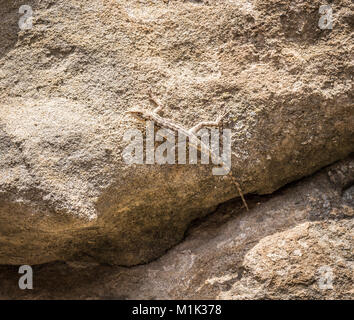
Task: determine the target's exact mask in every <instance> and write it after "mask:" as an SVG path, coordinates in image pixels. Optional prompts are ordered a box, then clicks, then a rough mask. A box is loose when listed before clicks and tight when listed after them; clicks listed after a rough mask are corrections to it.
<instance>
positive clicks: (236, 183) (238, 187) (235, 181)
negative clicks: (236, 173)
mask: <svg viewBox="0 0 354 320" xmlns="http://www.w3.org/2000/svg"><path fill="white" fill-rule="evenodd" d="M230 177H231V179H232V181H233V182H234V184H235V186H236V188H237V190H238V193H239V194H240V196H241V199H242V202H243V204H244V206H245V207H246V210H247V211H249V208H248V205H247V202H246V199H245V197H244V196H243V192H242V190H241V187H240V184H239V183H238V182H237V180H236V179H235V177H233V176H230Z"/></svg>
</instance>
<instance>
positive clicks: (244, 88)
mask: <svg viewBox="0 0 354 320" xmlns="http://www.w3.org/2000/svg"><path fill="white" fill-rule="evenodd" d="M24 3H25V4H27V5H31V6H32V8H33V11H34V21H33V28H32V29H31V30H22V31H21V30H19V28H18V24H17V23H18V20H19V18H20V15H19V13H18V8H19V7H20V6H21V5H22V4H24ZM321 4H322V1H316V0H315V1H312V0H311V1H296V2H289V1H286V0H271V1H264V0H262V1H261V0H252V1H245V0H242V1H226V0H225V1H222V0H217V1H216V0H215V1H211V0H210V1H177V0H175V1H168V2H166V1H162V0H161V1H159V0H157V1H153V2H152V1H148V0H146V1H128V0H120V1H116V0H106V1H102V0H90V1H88V0H87V1H82V0H65V1H64V0H58V1H52V0H42V1H33V0H28V1H27V0H26V1H25V2H23V1H5V0H0V18H1V21H3V24H2V27H1V30H0V264H39V263H44V262H49V261H54V260H68V259H74V258H75V259H79V258H80V259H83V260H87V261H99V262H105V263H111V264H120V265H134V264H138V263H143V262H147V261H149V260H151V259H154V258H157V257H159V256H160V255H161V254H163V253H164V252H165V251H166V250H167V249H169V248H171V247H172V246H173V245H175V244H176V243H178V242H179V241H181V240H182V239H183V236H184V233H185V230H186V229H187V227H188V226H189V225H190V223H191V222H192V221H193V220H194V219H196V218H200V217H203V216H205V215H206V214H207V213H209V212H211V211H212V210H213V209H214V208H215V206H216V205H218V204H220V203H222V202H224V201H226V200H229V199H232V198H235V197H237V196H238V194H237V191H236V190H235V188H234V187H233V185H232V184H231V183H230V180H228V179H222V178H220V177H214V176H212V175H211V168H210V167H209V166H205V165H204V166H202V165H198V166H197V165H190V166H187V165H178V166H175V165H166V166H159V165H154V166H147V165H140V166H128V165H127V164H125V163H124V162H123V160H122V150H123V148H124V147H125V144H124V143H123V141H122V136H123V134H124V132H125V130H126V129H128V128H132V127H138V126H137V125H136V124H135V122H134V121H133V120H132V119H130V118H128V117H124V116H123V114H124V111H126V110H127V109H128V108H130V107H131V106H135V105H145V106H146V107H150V106H149V105H148V104H147V91H148V90H149V89H152V91H153V92H154V93H155V95H156V96H158V97H159V99H160V100H161V101H162V102H163V104H164V105H165V106H166V107H165V116H166V117H169V118H172V119H174V120H175V121H177V122H180V123H182V124H183V125H185V126H186V127H190V126H192V125H195V124H196V123H197V122H198V121H200V120H214V119H215V118H216V117H217V116H218V115H220V114H222V113H224V112H225V111H228V115H227V116H226V117H225V119H224V122H223V125H224V127H226V128H230V129H232V132H233V140H232V150H233V158H232V165H233V167H232V170H233V173H234V175H235V176H236V177H238V178H239V181H240V184H241V185H242V188H243V190H244V192H245V193H254V194H265V193H271V192H273V191H274V190H276V189H278V188H279V187H281V186H283V185H285V184H286V183H289V182H290V181H293V180H296V179H299V178H301V177H303V176H306V175H309V174H311V173H313V172H314V171H316V170H318V169H319V168H321V167H323V166H325V165H328V164H330V163H332V162H333V161H336V160H338V159H341V158H344V157H345V156H346V155H348V154H349V153H350V152H351V151H353V149H354V148H353V141H354V139H353V91H352V85H353V84H352V75H353V62H352V52H353V38H352V31H353V4H352V3H351V1H350V0H343V1H337V2H336V3H333V4H332V6H333V11H334V18H335V23H334V28H333V30H320V29H319V28H318V20H319V18H320V15H319V13H318V9H319V6H320V5H321ZM139 128H140V127H139ZM292 214H293V213H292V212H289V219H294V218H292V217H291V216H292ZM262 219H264V218H262ZM308 227H309V228H313V230H317V229H316V228H318V227H316V225H313V226H312V225H311V226H308ZM328 227H329V226H328ZM337 227H338V228H342V227H343V228H344V226H339V225H338V226H337ZM297 230H298V231H294V232H299V233H303V232H305V231H302V230H303V229H301V228H300V229H297ZM279 236H281V235H279ZM269 241H271V240H269ZM254 254H256V253H254ZM247 266H248V267H249V269H250V272H252V268H254V265H253V262H252V259H251V257H250V261H249V262H248V264H247ZM201 290H202V289H201ZM200 294H202V291H201V293H200ZM233 294H234V293H232V292H230V295H233Z"/></svg>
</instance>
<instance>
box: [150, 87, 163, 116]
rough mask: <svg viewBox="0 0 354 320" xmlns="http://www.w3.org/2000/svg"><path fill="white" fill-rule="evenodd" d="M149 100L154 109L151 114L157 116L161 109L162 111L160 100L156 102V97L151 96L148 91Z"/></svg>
mask: <svg viewBox="0 0 354 320" xmlns="http://www.w3.org/2000/svg"><path fill="white" fill-rule="evenodd" d="M149 99H150V102H151V103H152V104H153V105H154V107H155V109H154V110H153V111H152V112H153V113H156V114H159V113H160V112H161V111H162V109H163V106H162V104H161V102H160V100H158V99H157V98H156V97H154V96H153V95H152V93H151V91H149Z"/></svg>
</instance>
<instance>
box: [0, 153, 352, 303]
mask: <svg viewBox="0 0 354 320" xmlns="http://www.w3.org/2000/svg"><path fill="white" fill-rule="evenodd" d="M353 183H354V159H353V158H352V159H347V160H346V161H341V162H339V163H336V164H335V165H333V166H330V167H329V168H325V169H322V170H321V171H320V172H318V173H316V174H315V175H314V176H311V177H308V178H305V179H302V180H301V181H299V182H296V183H292V184H290V185H289V186H287V187H284V188H282V189H281V190H279V191H276V192H275V193H274V194H272V195H270V196H269V195H265V196H254V197H252V198H250V199H249V204H250V206H251V210H250V211H249V212H245V211H244V210H242V209H241V204H240V202H238V201H237V200H231V201H228V202H227V203H224V204H222V205H220V206H219V208H218V209H217V210H216V211H215V212H214V213H213V214H211V215H209V216H208V217H206V218H204V219H201V220H200V221H198V222H195V223H194V224H193V227H191V228H190V229H189V231H188V234H187V235H186V238H185V239H184V241H182V242H181V243H180V244H178V245H177V246H175V247H174V248H172V249H171V250H169V252H168V253H166V254H165V255H163V256H162V257H161V258H159V259H156V260H155V261H153V262H150V263H148V264H145V265H141V266H134V267H130V268H127V267H120V266H108V265H99V264H97V263H92V262H91V263H88V262H82V261H73V260H71V261H66V262H53V263H49V264H46V265H40V266H34V267H33V281H34V290H19V289H18V279H19V277H20V275H19V274H18V266H0V284H1V286H0V299H5V298H7V299H9V298H10V299H353V298H354V292H353V281H354V272H353V258H354V256H353V255H354V241H353V230H354V226H353V217H354V187H353Z"/></svg>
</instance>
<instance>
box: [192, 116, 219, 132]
mask: <svg viewBox="0 0 354 320" xmlns="http://www.w3.org/2000/svg"><path fill="white" fill-rule="evenodd" d="M220 122H221V118H219V119H218V120H216V121H203V122H200V123H198V124H197V125H195V126H194V127H192V128H191V129H189V130H188V131H189V133H193V134H195V133H197V132H198V131H199V130H200V129H201V128H204V127H219V126H220Z"/></svg>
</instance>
